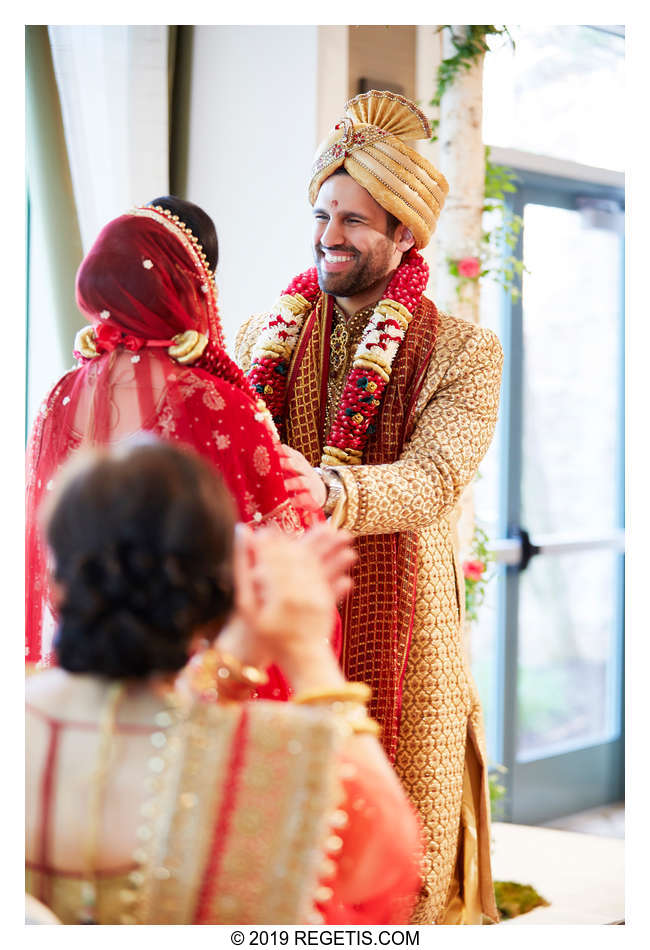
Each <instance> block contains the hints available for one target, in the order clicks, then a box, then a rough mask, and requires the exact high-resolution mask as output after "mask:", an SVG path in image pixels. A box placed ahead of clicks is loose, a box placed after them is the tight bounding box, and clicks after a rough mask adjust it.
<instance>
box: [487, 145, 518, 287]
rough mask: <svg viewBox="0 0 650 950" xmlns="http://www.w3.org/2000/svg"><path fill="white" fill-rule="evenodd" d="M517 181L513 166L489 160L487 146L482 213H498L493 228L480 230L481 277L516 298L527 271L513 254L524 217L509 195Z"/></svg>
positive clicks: (514, 189) (514, 188) (515, 187)
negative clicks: (510, 200) (517, 211)
mask: <svg viewBox="0 0 650 950" xmlns="http://www.w3.org/2000/svg"><path fill="white" fill-rule="evenodd" d="M517 180H518V179H517V175H516V174H515V172H513V171H512V169H511V168H506V167H505V166H504V165H495V164H494V163H493V162H491V161H490V149H489V146H486V147H485V204H484V205H483V212H484V214H494V215H496V216H497V223H496V224H495V225H494V226H493V227H491V228H486V227H485V226H484V227H483V231H482V233H481V254H480V257H481V259H482V261H483V269H482V274H481V276H488V277H490V279H491V280H494V281H495V282H496V283H497V284H498V285H499V286H500V287H502V288H503V289H504V290H505V291H506V293H510V295H511V296H512V298H513V299H514V300H516V299H518V298H519V297H520V296H521V290H520V289H519V283H520V281H521V277H522V275H523V273H524V271H525V270H526V268H525V267H524V262H523V260H521V259H520V258H518V257H517V256H516V255H515V253H514V251H515V248H516V247H517V241H518V240H519V234H520V232H521V228H522V226H523V223H524V219H523V218H522V217H521V215H519V214H514V212H513V211H511V210H510V208H509V207H508V205H507V198H506V196H507V195H508V194H512V192H514V191H516V190H517V186H516V184H515V182H516V181H517Z"/></svg>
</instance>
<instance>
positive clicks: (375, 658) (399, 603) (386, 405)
mask: <svg viewBox="0 0 650 950" xmlns="http://www.w3.org/2000/svg"><path fill="white" fill-rule="evenodd" d="M330 327H331V300H330V299H328V297H327V296H326V295H320V296H319V298H318V300H317V301H316V304H315V306H314V308H313V310H312V311H311V313H310V314H309V315H308V316H307V318H306V319H305V322H304V324H303V327H302V330H301V333H300V337H299V339H298V342H297V345H296V348H295V351H294V356H293V360H292V363H291V367H290V369H289V374H288V383H287V399H286V403H285V409H284V413H283V419H282V422H283V426H284V431H283V437H284V438H286V440H287V442H288V444H289V445H291V446H293V448H295V449H298V450H299V451H300V452H302V453H303V455H305V457H306V458H307V459H308V461H309V462H310V463H311V464H312V465H319V464H320V463H321V454H322V451H323V426H322V418H323V410H324V400H325V399H326V387H327V379H328V372H329V339H330ZM437 327H438V314H437V310H436V308H435V306H434V304H433V303H432V302H431V301H430V300H428V299H427V298H425V297H422V298H421V300H420V302H419V304H418V305H417V306H416V307H415V309H414V313H413V319H412V320H411V323H410V325H409V328H408V331H407V333H406V336H405V338H404V341H403V343H402V345H401V346H400V349H399V352H398V353H397V356H396V357H395V360H394V363H393V367H392V372H391V377H390V382H389V383H388V385H387V387H386V390H385V393H384V396H383V400H382V404H381V407H380V409H379V412H378V415H377V419H376V427H375V431H374V432H373V433H372V434H371V435H370V436H369V439H368V442H367V444H366V447H365V450H364V454H363V459H362V464H363V463H365V464H369V465H381V464H385V463H390V462H394V461H396V460H397V459H398V458H399V457H400V455H401V453H402V449H403V447H404V445H405V443H406V441H407V440H408V438H409V436H410V434H411V431H412V428H413V424H414V409H415V404H416V402H417V397H418V395H419V393H420V390H421V388H422V383H423V381H424V377H425V373H426V370H427V367H428V364H429V361H430V359H431V355H432V352H433V348H434V345H435V341H436V334H437ZM356 547H357V552H358V555H359V558H358V561H357V563H356V565H355V567H354V570H353V580H354V587H353V590H352V593H351V594H350V595H349V597H348V598H347V600H346V601H345V602H344V604H343V605H342V608H341V615H342V622H343V655H342V663H343V668H344V671H345V674H346V676H348V677H349V678H350V679H353V680H362V681H364V682H366V683H368V684H369V685H370V686H371V687H372V690H373V699H372V701H371V712H372V714H373V715H374V716H375V717H376V718H377V719H378V720H379V721H380V722H381V723H382V726H383V743H384V747H385V749H386V752H387V754H388V755H389V757H390V758H391V760H393V759H394V757H395V752H396V749H397V736H398V731H399V720H400V712H401V701H402V684H403V679H404V670H405V667H406V663H407V660H408V652H409V645H410V639H411V631H412V627H413V615H414V610H415V586H416V575H417V534H416V532H414V531H403V532H401V533H399V534H381V535H364V536H361V537H359V538H357V541H356Z"/></svg>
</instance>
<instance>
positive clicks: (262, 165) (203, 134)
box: [187, 26, 318, 345]
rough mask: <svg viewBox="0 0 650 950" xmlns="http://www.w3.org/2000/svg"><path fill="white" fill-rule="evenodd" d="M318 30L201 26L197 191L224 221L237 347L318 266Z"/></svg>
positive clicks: (225, 281) (192, 152) (228, 298)
mask: <svg viewBox="0 0 650 950" xmlns="http://www.w3.org/2000/svg"><path fill="white" fill-rule="evenodd" d="M317 54H318V27H316V26H292V27H287V26H278V27H275V26H196V27H195V28H194V51H193V65H192V81H191V100H190V101H191V107H190V109H191V115H190V129H189V159H188V183H187V198H189V199H190V200H191V201H195V202H196V203H197V204H199V205H201V206H202V207H204V208H205V210H206V211H208V213H209V214H211V216H212V217H213V218H214V221H215V224H216V226H217V233H218V235H219V258H220V259H219V267H218V270H217V283H218V285H219V292H220V309H221V316H222V321H223V325H224V330H225V333H226V339H227V341H228V344H229V345H231V344H232V341H233V340H234V336H235V333H236V330H237V328H238V326H239V325H240V323H241V322H242V321H243V320H244V319H245V318H246V317H247V316H248V315H249V314H251V313H255V312H257V311H260V310H265V309H268V308H269V307H271V305H272V304H273V302H274V301H275V299H276V298H277V296H278V295H279V293H280V292H281V291H282V290H283V289H284V287H285V286H286V284H288V283H289V281H290V280H291V278H292V277H293V276H294V275H295V274H297V273H299V272H300V271H301V270H305V269H306V268H307V267H310V266H311V264H312V255H311V245H310V233H311V213H310V212H311V209H310V205H309V202H308V199H307V187H308V184H309V177H310V176H309V173H310V168H311V164H312V160H313V157H314V152H315V150H316V146H317V144H318V143H317V102H318V99H317V94H318V89H317V77H318V55H317Z"/></svg>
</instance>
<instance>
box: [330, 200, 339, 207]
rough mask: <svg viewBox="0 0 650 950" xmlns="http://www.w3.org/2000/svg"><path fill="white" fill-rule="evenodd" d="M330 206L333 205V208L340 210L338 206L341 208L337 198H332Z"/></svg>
mask: <svg viewBox="0 0 650 950" xmlns="http://www.w3.org/2000/svg"><path fill="white" fill-rule="evenodd" d="M330 204H331V205H332V207H333V208H338V206H339V203H338V201H337V200H336V198H332V200H331V202H330Z"/></svg>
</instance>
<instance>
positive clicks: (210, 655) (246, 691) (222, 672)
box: [191, 647, 269, 700]
mask: <svg viewBox="0 0 650 950" xmlns="http://www.w3.org/2000/svg"><path fill="white" fill-rule="evenodd" d="M195 662H196V665H195V668H194V669H193V670H192V674H191V685H192V689H193V690H194V692H196V693H199V694H200V695H202V696H203V697H204V698H205V699H212V700H214V699H217V698H220V699H233V700H242V699H247V698H248V697H249V696H250V694H251V693H252V692H253V691H254V690H256V689H257V688H258V687H259V686H264V685H265V684H266V683H268V681H269V677H268V674H267V673H265V672H264V671H263V670H258V669H257V667H255V666H248V665H247V664H245V663H242V662H241V661H240V660H238V659H237V658H236V657H234V656H232V654H230V653H222V652H221V651H220V650H217V649H215V647H210V648H208V649H207V650H204V651H203V653H201V654H200V655H199V656H198V657H197V659H196V661H195Z"/></svg>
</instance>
